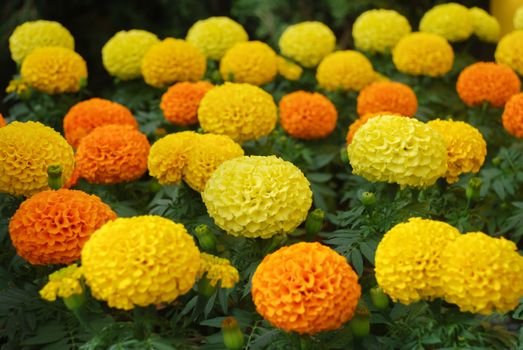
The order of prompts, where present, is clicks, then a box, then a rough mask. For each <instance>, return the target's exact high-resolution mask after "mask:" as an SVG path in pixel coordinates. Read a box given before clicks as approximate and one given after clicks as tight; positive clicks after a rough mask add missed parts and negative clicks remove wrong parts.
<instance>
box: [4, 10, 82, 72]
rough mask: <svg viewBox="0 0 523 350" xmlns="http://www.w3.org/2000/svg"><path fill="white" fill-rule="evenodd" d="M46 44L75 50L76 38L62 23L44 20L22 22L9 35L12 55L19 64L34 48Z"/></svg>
mask: <svg viewBox="0 0 523 350" xmlns="http://www.w3.org/2000/svg"><path fill="white" fill-rule="evenodd" d="M45 46H59V47H64V48H66V49H70V50H74V38H73V36H72V35H71V33H69V31H68V30H67V29H66V28H64V27H63V26H62V25H61V24H60V23H58V22H54V21H44V20H39V21H31V22H25V23H22V24H21V25H19V26H18V27H16V28H15V30H14V32H13V34H11V36H10V37H9V50H11V57H12V58H13V61H15V62H16V63H18V64H20V63H22V62H23V60H24V59H25V57H26V56H27V55H29V54H30V53H31V52H32V51H33V50H34V49H36V48H37V47H45Z"/></svg>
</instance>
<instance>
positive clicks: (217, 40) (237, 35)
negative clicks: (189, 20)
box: [185, 17, 249, 60]
mask: <svg viewBox="0 0 523 350" xmlns="http://www.w3.org/2000/svg"><path fill="white" fill-rule="evenodd" d="M185 40H187V41H188V42H190V43H191V44H193V45H194V46H195V47H197V48H198V49H200V50H201V51H202V52H203V54H204V55H205V56H206V57H207V58H209V59H211V60H220V59H221V58H222V57H223V55H225V52H227V50H229V49H230V48H231V47H233V46H234V45H235V44H236V43H240V42H243V41H247V40H249V36H248V35H247V32H246V31H245V29H243V27H242V25H241V24H239V23H238V22H236V21H234V20H232V19H230V18H229V17H209V18H207V19H204V20H200V21H198V22H196V23H194V24H193V25H192V27H191V28H190V29H189V32H188V33H187V37H186V38H185Z"/></svg>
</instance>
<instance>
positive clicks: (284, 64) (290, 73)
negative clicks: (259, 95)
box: [277, 56, 303, 81]
mask: <svg viewBox="0 0 523 350" xmlns="http://www.w3.org/2000/svg"><path fill="white" fill-rule="evenodd" d="M277 63H278V74H279V75H281V76H282V77H284V78H285V79H287V80H290V81H295V80H299V79H300V78H301V75H302V73H303V68H301V67H300V66H299V65H297V64H296V63H293V62H291V61H289V60H287V59H286V58H285V57H282V56H278V61H277Z"/></svg>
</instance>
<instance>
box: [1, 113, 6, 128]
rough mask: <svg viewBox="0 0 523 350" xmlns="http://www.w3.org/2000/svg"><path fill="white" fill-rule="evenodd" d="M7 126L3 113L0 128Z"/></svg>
mask: <svg viewBox="0 0 523 350" xmlns="http://www.w3.org/2000/svg"><path fill="white" fill-rule="evenodd" d="M6 125H7V122H6V121H5V119H4V116H3V115H2V113H0V128H1V127H4V126H6Z"/></svg>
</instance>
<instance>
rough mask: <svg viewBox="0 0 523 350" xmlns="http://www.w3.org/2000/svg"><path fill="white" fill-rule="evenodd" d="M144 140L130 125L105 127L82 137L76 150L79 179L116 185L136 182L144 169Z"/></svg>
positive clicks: (145, 145)
mask: <svg viewBox="0 0 523 350" xmlns="http://www.w3.org/2000/svg"><path fill="white" fill-rule="evenodd" d="M149 148H150V145H149V141H147V137H146V136H145V135H144V134H142V133H141V132H139V131H138V130H136V128H135V127H133V126H131V125H104V126H100V127H98V128H96V129H94V130H93V131H92V132H91V133H90V134H89V135H87V136H85V137H84V138H83V139H82V141H81V142H80V145H79V146H78V149H77V151H76V167H77V168H78V172H79V174H80V177H83V178H84V179H86V180H87V181H89V182H91V183H97V184H116V183H120V182H128V181H133V180H136V179H139V178H140V177H141V176H142V175H143V174H144V173H145V171H146V170H147V156H148V155H149Z"/></svg>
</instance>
